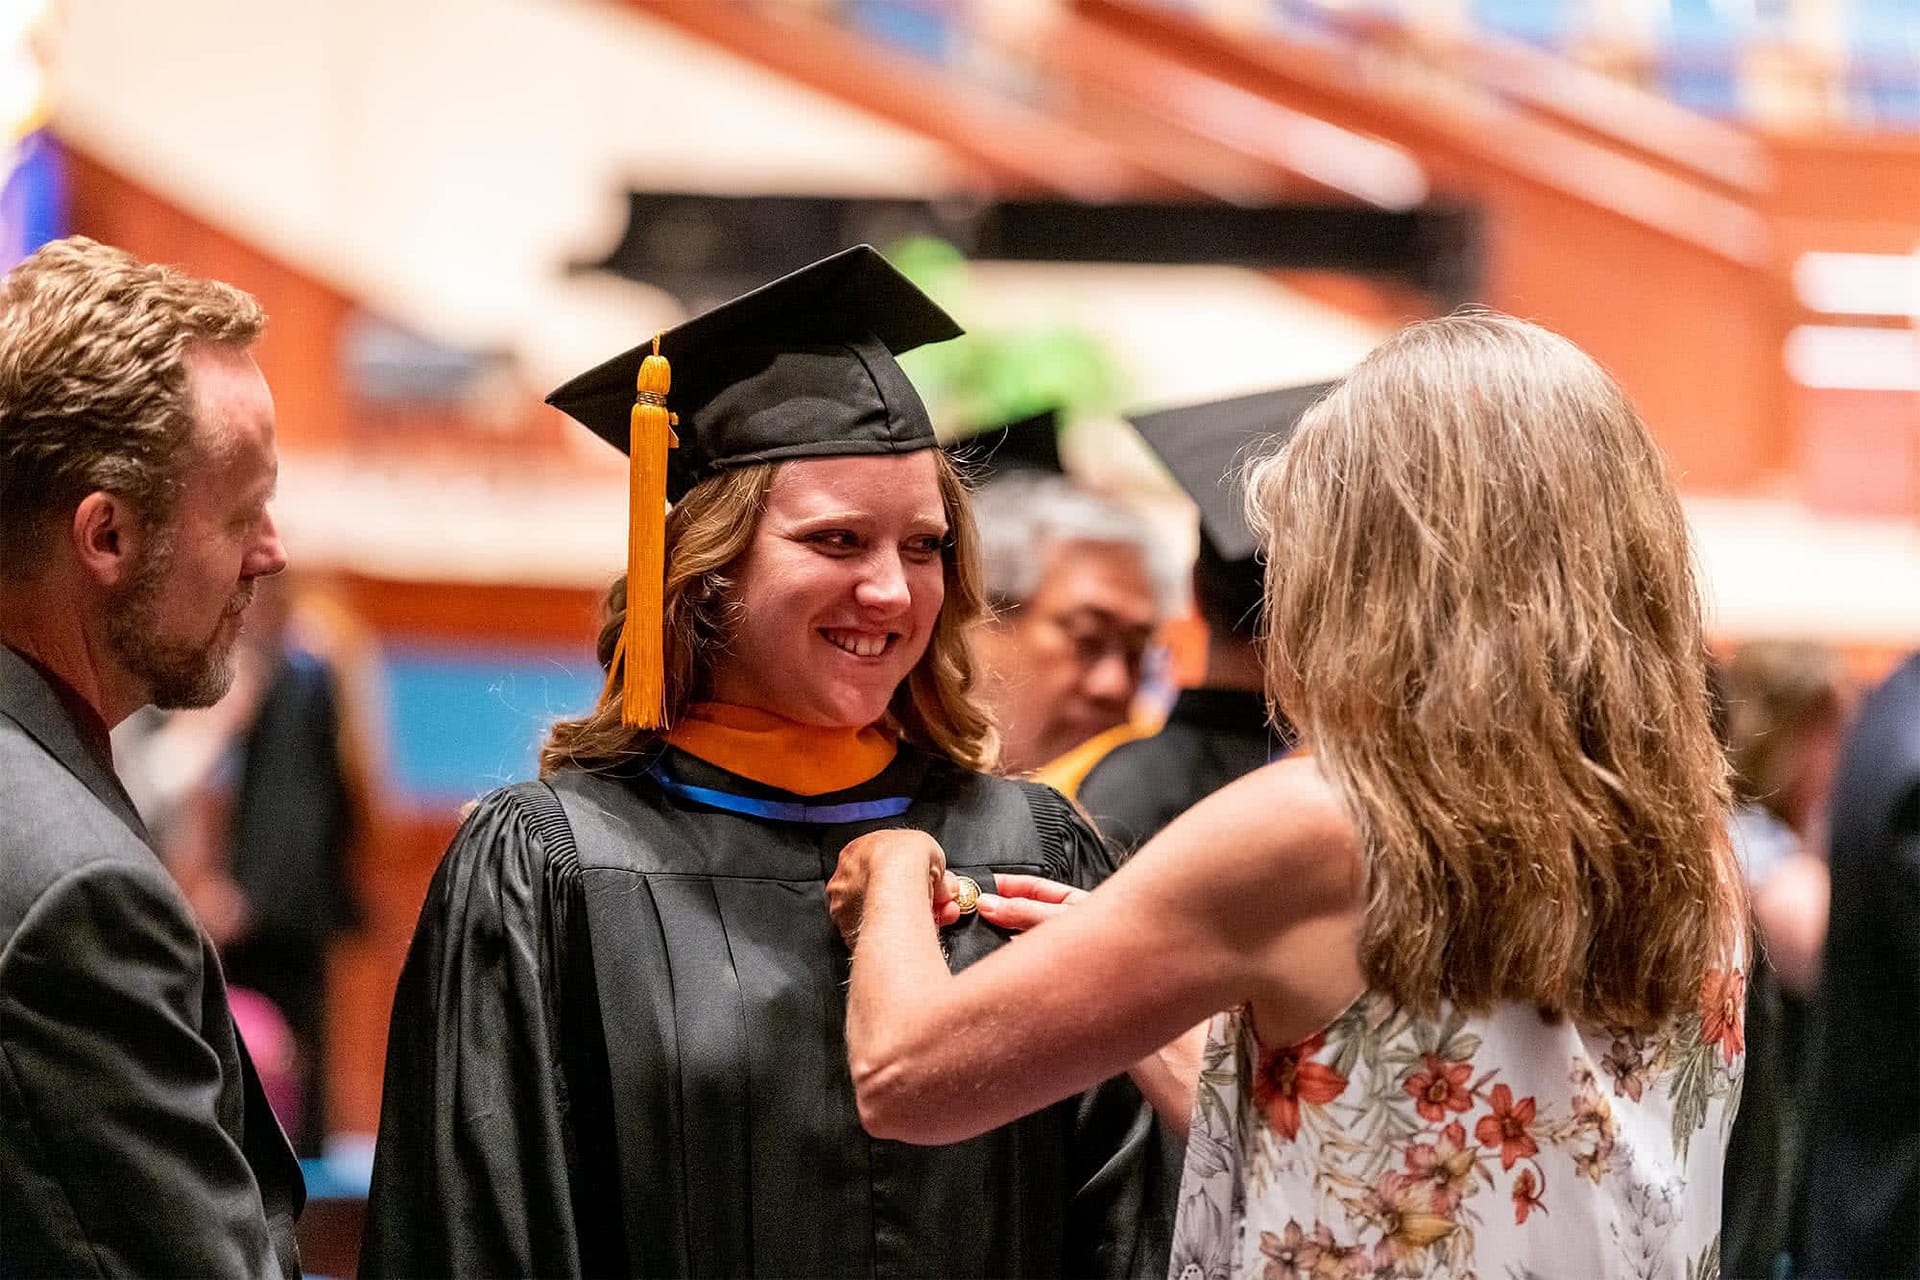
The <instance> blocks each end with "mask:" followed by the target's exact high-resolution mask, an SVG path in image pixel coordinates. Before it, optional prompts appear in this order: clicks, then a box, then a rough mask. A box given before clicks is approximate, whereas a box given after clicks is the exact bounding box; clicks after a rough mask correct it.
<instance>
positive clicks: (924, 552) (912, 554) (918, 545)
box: [902, 533, 947, 563]
mask: <svg viewBox="0 0 1920 1280" xmlns="http://www.w3.org/2000/svg"><path fill="white" fill-rule="evenodd" d="M902 549H903V550H904V551H905V553H906V555H907V558H908V559H911V560H918V561H920V562H922V563H925V562H926V561H929V560H938V559H939V558H940V556H941V554H942V553H943V552H945V551H946V549H947V536H946V535H945V534H943V533H926V534H922V535H920V536H919V537H917V538H908V539H907V541H906V543H905V545H904V547H903V548H902Z"/></svg>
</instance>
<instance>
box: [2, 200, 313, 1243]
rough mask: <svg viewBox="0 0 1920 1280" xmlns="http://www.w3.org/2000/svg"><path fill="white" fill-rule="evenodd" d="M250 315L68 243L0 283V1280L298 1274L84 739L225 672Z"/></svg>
mask: <svg viewBox="0 0 1920 1280" xmlns="http://www.w3.org/2000/svg"><path fill="white" fill-rule="evenodd" d="M263 323H264V316H263V315H262V313H261V310H260V307H259V305H258V304H257V303H256V302H255V301H254V300H253V299H252V298H251V297H249V296H247V295H246V294H245V293H242V292H241V291H240V290H238V289H235V288H233V287H232V286H230V285H225V284H221V283H218V282H215V281H209V280H199V279H194V278H192V277H190V276H187V275H184V274H182V273H181V272H178V271H175V270H172V269H170V268H166V267H160V266H152V265H148V264H145V263H141V262H139V261H137V260H136V259H134V258H133V257H131V256H130V255H128V254H126V253H124V252H122V251H120V250H118V249H113V248H109V247H107V246H105V245H100V244H95V243H94V242H92V241H90V240H86V239H84V238H80V237H75V238H72V239H69V240H64V241H57V242H55V243H53V244H49V245H47V246H45V247H44V248H42V249H41V250H39V251H38V252H37V253H35V254H33V255H32V256H31V257H29V258H27V259H26V260H24V261H23V262H21V263H20V264H19V265H18V266H17V267H15V268H14V270H13V271H12V272H11V273H9V274H8V275H7V276H6V278H5V280H4V281H3V282H0V814H4V815H5V816H4V821H0V1204H4V1205H5V1206H6V1209H5V1219H6V1227H5V1229H4V1230H3V1231H0V1275H78V1274H87V1275H93V1274H112V1275H120V1274H128V1275H207V1276H213V1275H220V1276H267V1275H282V1276H289V1277H292V1276H298V1275H299V1274H300V1264H299V1258H298V1254H297V1250H296V1247H295V1243H294V1238H293V1230H294V1219H295V1217H296V1216H297V1215H298V1213H299V1211H300V1208H301V1205H302V1202H303V1201H304V1199H305V1189H304V1186H303V1184H302V1182H301V1179H300V1171H299V1166H298V1165H297V1164H296V1163H295V1161H294V1159H293V1154H292V1152H291V1150H290V1149H289V1148H288V1146H287V1142H286V1139H285V1137H284V1136H283V1135H282V1133H281V1131H280V1128H279V1126H278V1124H277V1123H276V1122H275V1120H274V1117H273V1112H272V1110H271V1109H270V1108H269V1107H268V1106H267V1102H266V1098H265V1095H264V1094H263V1093H262V1092H261V1090H260V1084H259V1080H258V1078H257V1076H256V1075H255V1074H254V1071H253V1066H252V1063H251V1062H250V1061H249V1060H248V1058H247V1053H246V1047H245V1045H244V1044H243V1043H242V1042H241V1040H240V1038H239V1036H238V1034H237V1033H236V1032H235V1030H234V1026H233V1019H232V1017H231V1015H230V1014H229V1012H228V1008H227V993H226V986H225V983H224V982H223V980H222V978H221V973H220V965H219V961H218V959H217V958H216V956H215V954H214V949H213V945H212V943H211V942H210V941H209V940H208V939H207V937H206V935H205V934H204V933H203V932H202V931H201V930H200V928H199V927H198V926H197V925H196V924H195V922H194V919H193V916H192V914H191V913H190V912H189V910H188V907H187V904H186V902H185V900H184V899H183V898H182V897H181V895H180V893H179V891H178V890H177V889H176V887H175V886H174V884H173V881H172V880H171V879H170V878H169V877H168V875H167V872H166V870H165V868H164V867H163V866H162V865H161V863H160V860H159V858H158V857H157V856H156V855H155V853H154V851H153V848H152V846H151V842H150V840H149V838H148V835H147V831H146V829H145V827H144V826H142V825H141V822H140V819H139V817H138V816H137V815H136V814H135V812H134V809H133V806H132V804H131V802H130V801H129V800H128V799H127V795H126V792H125V790H124V789H123V788H122V787H121V785H120V782H119V780H118V779H117V778H116V777H115V776H114V772H113V765H112V757H111V755H110V754H109V748H108V740H107V732H108V730H109V729H110V728H112V726H113V725H115V724H117V723H118V722H120V721H121V720H123V719H125V718H126V717H127V716H128V715H130V714H132V713H133V712H134V711H136V710H138V709H139V708H140V707H142V706H144V705H146V704H148V703H152V704H154V705H157V706H160V707H204V706H208V705H211V704H212V703H214V702H215V701H217V700H218V699H219V698H220V696H221V695H222V694H223V693H225V692H226V689H227V686H228V684H229V683H230V682H231V680H232V678H233V657H234V647H235V643H236V641H237V640H238V638H239V635H240V629H241V623H242V618H243V616H244V615H245V612H246V608H247V605H248V603H249V602H250V601H251V599H252V597H253V586H254V581H255V580H256V579H258V578H261V577H264V576H267V575H269V574H275V573H278V572H280V570H281V569H283V568H284V567H285V566H286V555H285V553H284V552H283V551H282V550H281V547H280V540H279V536H278V534H277V533H276V532H275V530H274V525H273V519H272V517H271V516H270V515H269V514H268V512H267V503H268V500H269V499H270V498H271V497H272V496H273V489H274V481H275V476H276V470H277V464H276V462H275V459H274V450H273V400H272V397H271V396H270V395H269V394H268V391H267V385H266V382H265V380H264V379H262V377H261V376H260V371H259V369H258V368H257V367H255V365H254V363H253V360H252V358H251V357H250V356H249V355H248V348H249V347H250V346H251V345H252V343H253V342H254V340H255V339H256V338H257V337H258V336H259V333H260V329H261V326H262V324H263Z"/></svg>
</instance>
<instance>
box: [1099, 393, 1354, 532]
mask: <svg viewBox="0 0 1920 1280" xmlns="http://www.w3.org/2000/svg"><path fill="white" fill-rule="evenodd" d="M1332 386H1333V384H1332V383H1330V382H1316V383H1312V384H1310V385H1307V386H1301V387H1286V388H1283V389H1281V390H1278V391H1260V392H1256V393H1254V394H1253V395H1248V396H1235V397H1233V398H1232V399H1229V400H1210V401H1208V402H1206V403H1205V404H1194V405H1186V406H1183V407H1181V408H1177V409H1163V410H1160V411H1159V412H1156V413H1142V414H1129V415H1128V416H1127V421H1128V422H1130V423H1132V424H1133V428H1134V430H1136V431H1138V432H1139V433H1140V435H1141V437H1142V438H1143V439H1144V440H1146V442H1147V445H1148V447H1150V448H1151V449H1152V450H1153V451H1154V453H1156V454H1157V455H1159V458H1160V461H1162V462H1163V463H1165V464H1166V467H1167V470H1168V471H1170V472H1172V473H1173V478H1174V480H1175V481H1176V482H1178V483H1179V485H1180V487H1181V488H1182V489H1185V490H1186V491H1187V494H1188V496H1189V497H1191V498H1192V499H1193V502H1194V505H1195V506H1197V507H1198V508H1200V533H1201V535H1202V536H1203V537H1204V538H1206V540H1207V542H1208V543H1209V544H1210V545H1211V547H1212V549H1213V551H1214V552H1215V553H1216V554H1217V555H1218V556H1219V557H1220V559H1222V560H1224V561H1228V562H1233V561H1240V560H1251V559H1253V557H1254V554H1255V553H1256V552H1257V551H1258V550H1259V549H1260V547H1259V540H1258V539H1257V538H1256V537H1255V536H1254V532H1253V528H1252V526H1251V525H1249V524H1248V523H1247V512H1246V506H1245V498H1244V495H1243V493H1242V490H1241V487H1240V470H1241V468H1242V467H1243V466H1244V465H1245V463H1246V461H1247V459H1248V458H1249V457H1250V456H1252V454H1253V453H1254V452H1255V451H1257V450H1262V449H1266V448H1270V447H1272V446H1274V445H1277V444H1279V443H1280V442H1282V441H1284V440H1285V439H1286V437H1287V436H1289V435H1291V434H1292V433H1293V429H1294V427H1295V426H1297V425H1298V424H1299V422H1300V415H1302V414H1303V413H1305V412H1306V411H1307V409H1308V408H1309V407H1310V406H1311V405H1312V404H1313V402H1314V401H1316V400H1318V399H1319V398H1320V397H1321V396H1323V395H1325V394H1326V393H1327V391H1328V390H1329V389H1330V388H1331V387H1332Z"/></svg>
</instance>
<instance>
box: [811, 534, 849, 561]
mask: <svg viewBox="0 0 1920 1280" xmlns="http://www.w3.org/2000/svg"><path fill="white" fill-rule="evenodd" d="M807 543H808V545H810V546H815V547H818V548H820V550H822V551H824V552H826V553H827V554H828V555H836V556H840V555H851V554H852V553H854V552H855V551H858V550H859V549H860V539H859V537H858V536H857V535H856V534H855V533H854V532H853V530H851V529H822V530H820V532H818V533H812V534H808V535H807Z"/></svg>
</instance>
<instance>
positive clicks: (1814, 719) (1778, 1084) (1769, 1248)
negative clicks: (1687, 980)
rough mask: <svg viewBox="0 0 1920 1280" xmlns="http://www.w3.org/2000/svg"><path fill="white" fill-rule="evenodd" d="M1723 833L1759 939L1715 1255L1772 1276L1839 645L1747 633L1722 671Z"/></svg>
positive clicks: (1778, 1254)
mask: <svg viewBox="0 0 1920 1280" xmlns="http://www.w3.org/2000/svg"><path fill="white" fill-rule="evenodd" d="M1721 696H1722V703H1723V706H1724V714H1725V732H1726V739H1727V754H1728V758H1729V760H1730V761H1731V762H1732V765H1733V794H1734V811H1733V840H1734V852H1735V853H1736V854H1737V855H1738V856H1739V858H1740V863H1741V867H1742V869H1743V870H1744V871H1745V873H1746V877H1747V888H1748V891H1749V893H1750V894H1751V898H1752V904H1753V915H1754V924H1755V927H1756V931H1757V934H1758V942H1759V946H1758V947H1757V948H1756V949H1755V955H1754V962H1753V965H1752V967H1751V969H1750V971H1749V982H1748V985H1747V1076H1746V1082H1745V1083H1744V1085H1743V1086H1742V1088H1741V1094H1740V1114H1739V1117H1738V1118H1737V1119H1736V1120H1735V1121H1734V1127H1733V1137H1732V1140H1731V1142H1730V1143H1729V1144H1728V1147H1727V1176H1726V1191H1725V1198H1724V1200H1723V1202H1722V1213H1723V1219H1724V1222H1723V1229H1722V1235H1721V1264H1722V1268H1723V1270H1724V1272H1725V1273H1726V1274H1727V1275H1730V1276H1771V1275H1773V1274H1775V1269H1776V1266H1777V1265H1780V1264H1781V1263H1782V1261H1783V1259H1784V1258H1786V1257H1787V1256H1788V1255H1790V1254H1791V1252H1792V1249H1793V1241H1794V1231H1795V1223H1796V1221H1797V1206H1796V1204H1795V1193H1796V1190H1797V1187H1798V1184H1799V1174H1800V1159H1801V1150H1802V1147H1803V1144H1804V1138H1805V1130H1806V1107H1805V1102H1806V1098H1805V1094H1806V1089H1807V1083H1808V1074H1807V1073H1808V1056H1809V1054H1810V1052H1811V1049H1812V1038H1813V1035H1814V1032H1815V1027H1816V1025H1817V1019H1816V1015H1817V1013H1818V1009H1817V1005H1816V1003H1815V1001H1814V999H1813V996H1814V990H1815V986H1816V983H1817V981H1818V978H1819V969H1820V948H1821V946H1822V945H1823V944H1824V942H1825V941H1826V932H1827V893H1828V885H1827V861H1826V832H1827V803H1828V798H1829V796H1830V794H1831V792H1832V789H1833V775H1834V770H1835V768H1836V767H1837V766H1838V764H1839V759H1840V744H1841V741H1842V738H1843V735H1844V732H1845V729H1846V714H1847V685H1846V673H1845V670H1844V668H1843V666H1842V664H1841V661H1840V655H1839V654H1838V653H1837V652H1835V651H1834V650H1833V649H1832V648H1831V647H1830V646H1828V645H1824V644H1819V643H1816V642H1812V641H1789V640H1755V641H1752V642H1749V643H1747V644H1745V645H1742V646H1741V647H1740V649H1739V650H1738V651H1737V652H1736V653H1735V654H1734V657H1733V660H1732V661H1731V662H1729V663H1727V664H1726V666H1725V668H1724V669H1723V670H1722V673H1721Z"/></svg>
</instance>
